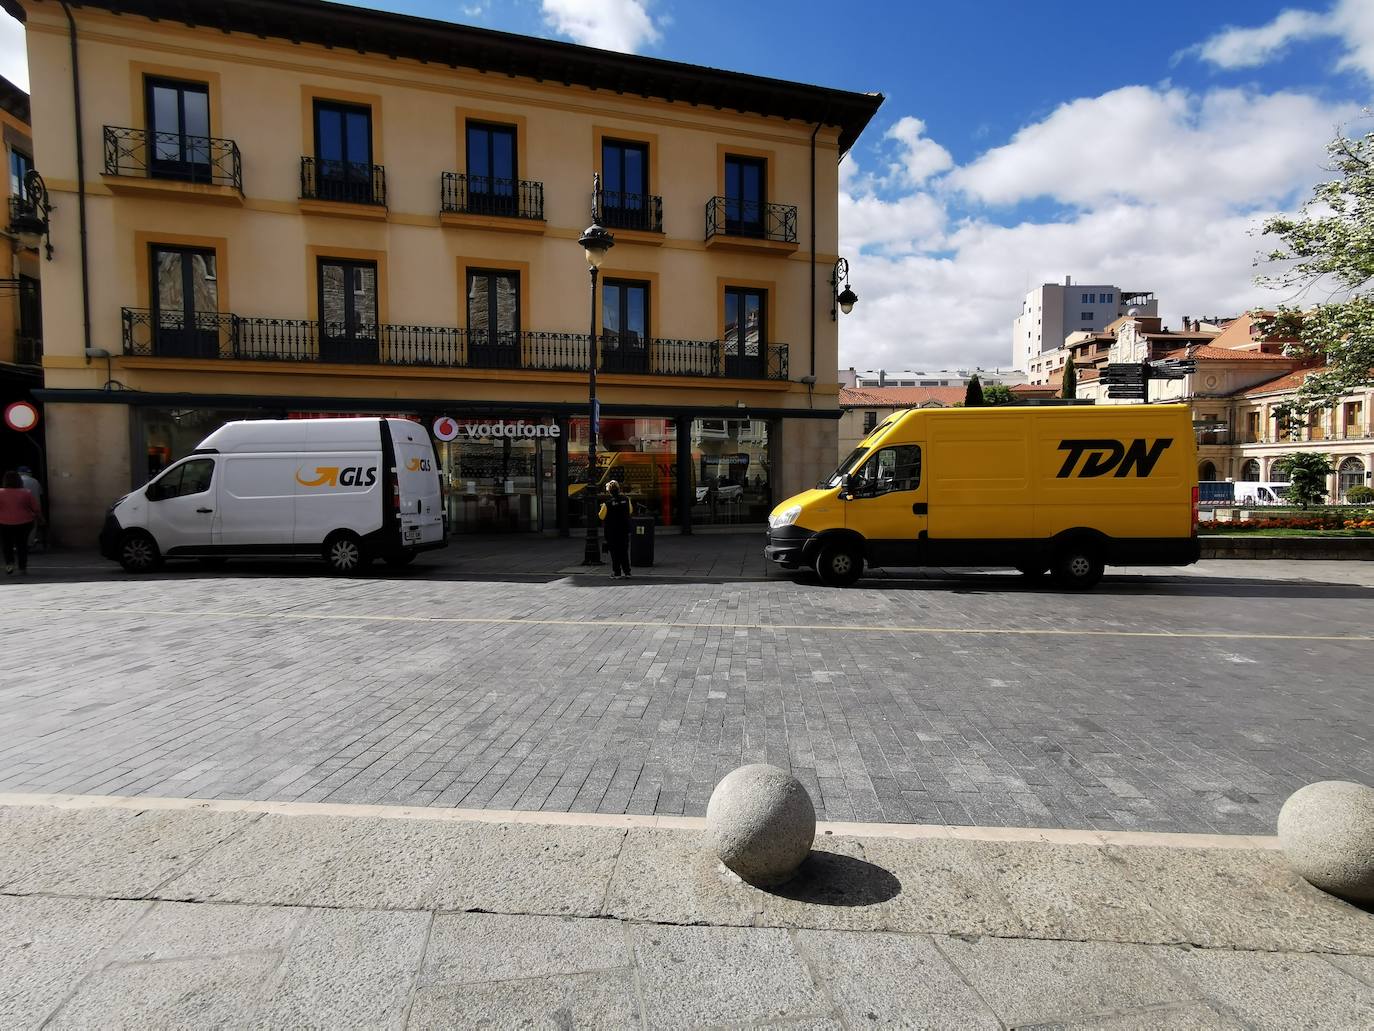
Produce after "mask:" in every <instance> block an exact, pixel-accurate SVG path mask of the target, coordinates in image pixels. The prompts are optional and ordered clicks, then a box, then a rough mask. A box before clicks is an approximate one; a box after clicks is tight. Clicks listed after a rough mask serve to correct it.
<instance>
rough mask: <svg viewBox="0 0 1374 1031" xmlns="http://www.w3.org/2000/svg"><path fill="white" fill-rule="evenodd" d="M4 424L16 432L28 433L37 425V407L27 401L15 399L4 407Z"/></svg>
mask: <svg viewBox="0 0 1374 1031" xmlns="http://www.w3.org/2000/svg"><path fill="white" fill-rule="evenodd" d="M5 425H6V426H8V427H9V428H10V429H12V430H14V431H15V432H16V433H28V432H29V431H30V430H31V429H33V428H34V427H35V426H37V425H38V409H37V408H35V407H34V406H33V405H31V404H29V403H28V402H27V401H16V402H14V404H12V405H10V406H9V407H8V408H6V409H5Z"/></svg>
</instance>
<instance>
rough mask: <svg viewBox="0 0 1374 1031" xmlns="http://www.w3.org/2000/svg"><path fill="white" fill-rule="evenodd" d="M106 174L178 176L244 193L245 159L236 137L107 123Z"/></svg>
mask: <svg viewBox="0 0 1374 1031" xmlns="http://www.w3.org/2000/svg"><path fill="white" fill-rule="evenodd" d="M105 174H106V175H124V176H131V177H134V178H139V179H175V180H178V181H181V182H188V183H206V184H208V185H211V186H232V187H233V188H234V189H236V190H238V191H239V193H242V192H243V160H242V158H241V157H240V156H239V145H238V144H237V143H235V142H234V141H233V140H222V139H218V138H216V137H214V136H187V135H186V134H184V133H177V132H149V131H148V130H147V129H126V128H122V127H120V126H115V125H107V126H105Z"/></svg>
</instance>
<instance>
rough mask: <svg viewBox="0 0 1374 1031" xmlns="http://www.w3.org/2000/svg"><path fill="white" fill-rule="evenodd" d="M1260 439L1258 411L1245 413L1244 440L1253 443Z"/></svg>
mask: <svg viewBox="0 0 1374 1031" xmlns="http://www.w3.org/2000/svg"><path fill="white" fill-rule="evenodd" d="M1259 440H1260V413H1259V412H1246V413H1245V442H1246V443H1247V444H1254V443H1256V442H1258V441H1259Z"/></svg>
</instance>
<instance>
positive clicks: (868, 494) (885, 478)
mask: <svg viewBox="0 0 1374 1031" xmlns="http://www.w3.org/2000/svg"><path fill="white" fill-rule="evenodd" d="M920 485H921V449H920V447H918V446H917V445H915V444H902V445H899V446H897V447H885V448H883V449H882V450H881V451H879V452H878V453H877V454H876V455H874V456H873V457H872V458H870V459H869V460H868V461H867V462H865V463H864V464H863V466H862V468H860V469H859V471H858V472H857V473H855V474H854V477H853V479H852V480H851V482H850V489H851V490H852V492H853V494H854V496H855V497H859V498H872V497H878V496H879V495H881V494H891V493H893V492H894V491H901V490H915V489H916V488H917V487H919V486H920Z"/></svg>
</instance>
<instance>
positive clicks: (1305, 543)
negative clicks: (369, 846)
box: [1199, 534, 1374, 562]
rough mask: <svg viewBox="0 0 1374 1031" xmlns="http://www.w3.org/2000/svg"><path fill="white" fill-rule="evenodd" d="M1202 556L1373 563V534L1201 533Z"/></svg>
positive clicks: (1206, 557)
mask: <svg viewBox="0 0 1374 1031" xmlns="http://www.w3.org/2000/svg"><path fill="white" fill-rule="evenodd" d="M1199 539H1200V540H1201V542H1202V557H1203V558H1204V559H1209V558H1249V559H1260V558H1269V559H1289V560H1292V559H1328V560H1331V559H1337V560H1347V561H1348V560H1355V561H1363V562H1374V537H1263V536H1259V535H1256V534H1245V535H1244V536H1240V535H1237V536H1234V537H1228V536H1225V535H1222V534H1216V535H1212V534H1203V535H1201V537H1200V538H1199Z"/></svg>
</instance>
